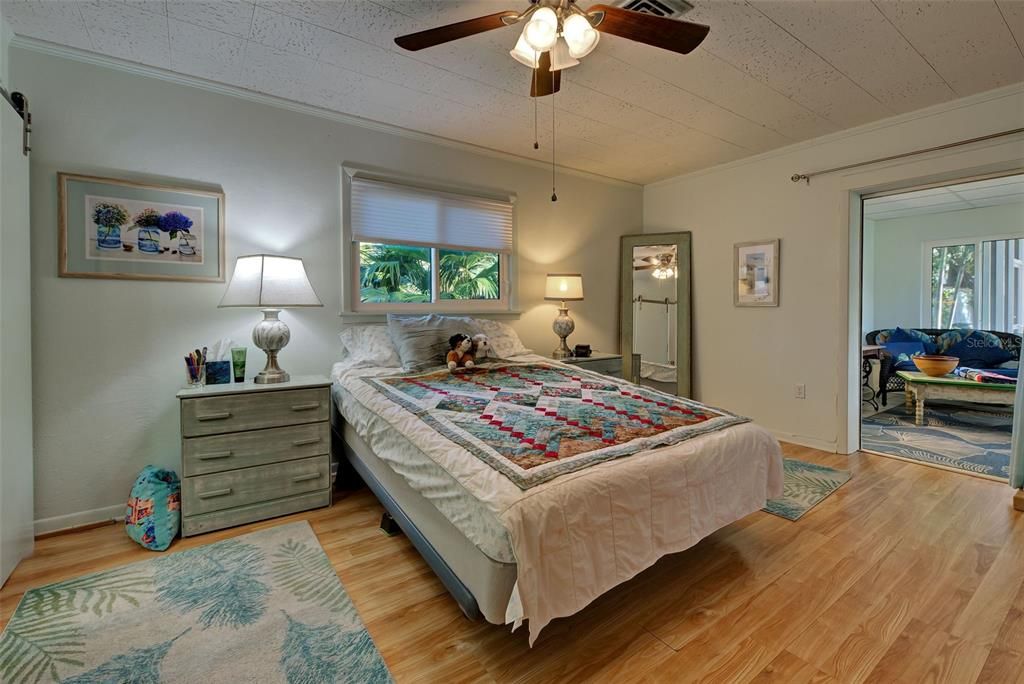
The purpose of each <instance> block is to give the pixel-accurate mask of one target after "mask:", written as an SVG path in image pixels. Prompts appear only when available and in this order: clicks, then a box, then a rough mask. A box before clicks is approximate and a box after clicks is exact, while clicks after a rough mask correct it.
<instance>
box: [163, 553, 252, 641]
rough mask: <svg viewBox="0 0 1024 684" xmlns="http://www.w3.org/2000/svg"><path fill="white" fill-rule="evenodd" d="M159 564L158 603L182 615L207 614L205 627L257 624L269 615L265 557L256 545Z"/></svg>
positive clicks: (176, 556)
mask: <svg viewBox="0 0 1024 684" xmlns="http://www.w3.org/2000/svg"><path fill="white" fill-rule="evenodd" d="M154 563H155V564H156V565H157V573H156V589H157V594H156V597H157V599H158V600H159V601H160V602H161V603H163V604H164V605H165V606H167V607H168V608H171V609H173V610H176V611H178V612H179V613H182V614H184V613H187V612H189V611H192V610H201V611H202V612H201V613H200V614H199V618H198V620H199V622H200V623H201V624H202V625H203V626H204V627H211V626H217V627H224V626H228V627H235V628H238V627H242V626H244V625H251V624H253V623H254V622H256V621H257V620H259V619H260V618H261V617H262V616H263V614H264V612H266V610H267V596H268V595H269V594H270V587H268V586H267V585H266V583H265V582H263V581H262V578H263V575H265V574H266V570H265V569H264V567H263V552H262V551H261V550H260V549H259V548H258V547H256V546H253V545H252V544H246V543H244V542H241V541H238V540H236V539H229V540H227V541H222V542H219V543H217V544H212V545H210V546H206V547H201V548H198V549H192V550H191V551H182V552H180V553H175V554H173V555H170V556H167V557H165V558H159V559H157V560H155V561H154Z"/></svg>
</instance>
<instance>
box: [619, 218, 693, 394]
mask: <svg viewBox="0 0 1024 684" xmlns="http://www.w3.org/2000/svg"><path fill="white" fill-rule="evenodd" d="M621 260H622V265H621V270H620V274H621V275H620V287H619V290H620V292H621V293H622V300H621V302H620V304H619V307H620V308H619V311H620V312H621V313H620V316H621V320H620V322H619V348H620V349H621V350H622V372H623V376H624V377H625V378H626V379H628V380H631V381H633V382H636V383H639V384H641V385H646V386H648V387H653V388H655V389H658V390H661V391H663V392H668V393H670V394H676V395H679V396H681V397H688V396H690V233H689V232H679V233H647V234H644V235H624V236H623V237H622V254H621Z"/></svg>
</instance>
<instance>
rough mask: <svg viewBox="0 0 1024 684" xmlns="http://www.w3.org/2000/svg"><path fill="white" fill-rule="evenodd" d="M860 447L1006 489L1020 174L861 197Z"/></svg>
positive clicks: (1015, 357)
mask: <svg viewBox="0 0 1024 684" xmlns="http://www.w3.org/2000/svg"><path fill="white" fill-rule="evenodd" d="M862 202H863V203H862V213H861V215H862V219H861V250H862V260H861V263H862V267H861V297H860V301H861V330H860V341H861V359H862V376H861V380H862V402H861V419H860V438H861V448H862V449H863V450H865V451H871V452H873V453H878V454H882V455H885V456H891V457H894V458H902V459H906V460H910V461H916V462H919V463H924V464H927V465H931V466H936V467H941V468H947V469H951V470H956V471H960V472H964V473H968V474H972V475H976V476H980V477H987V478H992V479H997V480H1006V479H1007V478H1008V476H1009V462H1010V439H1011V432H1012V423H1013V397H1014V390H1015V388H1016V382H1017V373H1018V366H1019V362H1020V352H1021V335H1022V334H1024V174H1015V175H1004V176H999V177H992V178H983V179H976V180H970V181H960V182H955V183H950V184H945V185H941V186H929V187H924V188H915V189H909V190H903V191H896V192H887V193H880V194H877V195H865V196H863V197H862Z"/></svg>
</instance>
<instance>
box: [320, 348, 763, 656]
mask: <svg viewBox="0 0 1024 684" xmlns="http://www.w3.org/2000/svg"><path fill="white" fill-rule="evenodd" d="M332 378H333V381H334V384H333V390H332V395H333V399H334V404H335V407H336V411H335V412H334V414H335V415H334V416H333V426H334V432H335V434H336V437H337V438H338V439H339V440H340V441H341V443H342V450H343V452H344V454H345V457H346V458H347V459H348V460H349V462H350V463H351V465H352V467H353V468H354V469H355V470H356V471H357V472H358V473H359V475H360V476H361V477H362V478H363V480H364V481H365V482H366V483H367V485H368V486H369V487H370V489H371V490H372V491H373V492H374V494H375V495H376V496H377V498H378V499H379V500H380V501H381V503H382V505H383V506H384V507H385V509H386V510H387V511H388V513H389V514H390V515H391V516H392V517H393V518H394V519H395V521H396V522H397V523H398V525H399V527H401V529H402V530H403V531H404V532H405V533H406V534H407V535H408V536H409V538H410V540H411V541H412V543H413V544H414V545H415V546H416V548H417V549H418V550H419V551H420V553H421V554H422V555H423V556H424V558H425V559H426V560H427V562H428V563H429V564H430V565H431V567H432V568H433V570H434V571H435V572H436V573H437V575H438V577H439V578H440V579H441V580H442V582H443V583H444V584H445V586H446V587H447V588H448V590H449V591H450V592H451V594H452V595H453V597H454V598H455V599H456V600H457V601H458V603H459V605H460V607H461V608H462V610H463V612H465V613H466V615H467V616H469V617H471V618H475V617H478V616H480V615H482V616H483V617H484V618H485V619H486V620H487V621H489V622H492V623H495V624H507V623H511V624H512V625H513V628H515V627H517V626H519V624H521V623H522V622H523V621H524V620H525V621H527V624H528V627H529V631H530V643H531V644H532V643H533V642H534V640H535V639H536V637H537V635H538V634H539V633H540V631H541V629H543V627H544V626H545V625H547V624H548V623H549V622H550V621H551V620H553V619H555V618H558V617H564V616H567V615H571V614H574V613H576V612H578V611H579V610H582V609H583V608H584V607H585V606H586V605H587V604H589V603H590V602H591V601H593V600H594V599H595V598H597V597H598V596H600V595H601V594H602V593H604V592H605V591H607V590H609V589H611V588H612V587H614V586H616V585H618V584H620V583H622V582H625V581H627V580H629V579H630V578H632V577H633V576H635V575H636V574H638V573H639V572H641V571H643V570H644V569H646V568H648V567H650V566H651V565H653V564H654V563H655V562H656V561H657V560H658V559H659V558H660V557H662V556H664V555H666V554H669V553H674V552H678V551H682V550H684V549H687V548H689V547H691V546H693V545H694V544H696V543H697V542H698V541H700V540H701V539H702V538H704V537H706V536H707V535H709V534H711V533H712V532H714V531H715V530H717V529H720V528H721V527H724V526H726V525H728V524H730V523H732V522H735V521H736V520H739V519H740V518H742V517H744V516H746V515H748V514H750V513H752V512H754V511H756V510H758V509H759V508H761V507H763V506H764V504H765V500H766V499H767V498H770V497H774V496H778V495H779V494H781V491H782V455H781V451H780V448H779V445H778V442H777V441H776V440H775V439H774V438H773V437H772V436H771V434H770V433H768V432H767V431H766V430H764V429H763V428H760V427H758V426H756V425H754V424H753V423H751V422H750V421H748V420H747V419H745V418H742V417H739V416H734V415H732V414H730V413H728V412H725V411H721V410H718V409H712V408H710V407H705V406H703V405H701V404H698V403H696V402H691V401H688V400H685V399H679V398H677V397H672V396H669V395H665V394H661V393H660V392H657V391H655V390H652V389H649V388H643V387H639V386H637V385H632V384H630V383H628V382H625V381H622V380H618V379H613V378H609V377H607V376H603V375H599V374H596V373H591V372H589V371H586V370H583V369H581V368H578V367H572V366H568V365H564V364H559V363H556V362H552V361H550V360H548V359H545V358H543V357H539V356H535V355H522V356H515V357H511V358H509V359H506V360H494V361H491V362H489V363H484V364H480V365H479V366H478V367H477V368H476V369H473V371H471V372H469V373H463V374H457V375H454V376H453V375H451V374H448V373H447V371H446V370H443V369H442V370H429V371H421V372H416V373H405V372H403V371H402V370H401V369H400V368H394V367H374V366H369V367H367V366H358V365H355V366H354V365H352V364H349V363H345V362H342V363H338V364H336V365H335V367H334V369H333V372H332Z"/></svg>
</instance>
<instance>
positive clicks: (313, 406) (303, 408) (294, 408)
mask: <svg viewBox="0 0 1024 684" xmlns="http://www.w3.org/2000/svg"><path fill="white" fill-rule="evenodd" d="M318 408H320V402H319V401H311V402H309V403H308V404H296V405H295V406H292V411H312V410H313V409H318Z"/></svg>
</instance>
